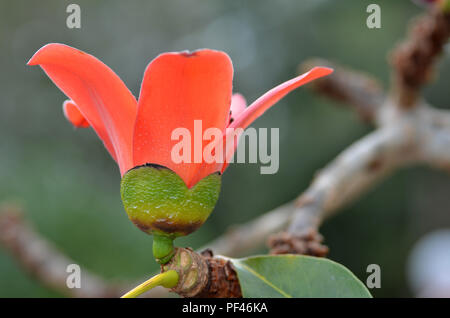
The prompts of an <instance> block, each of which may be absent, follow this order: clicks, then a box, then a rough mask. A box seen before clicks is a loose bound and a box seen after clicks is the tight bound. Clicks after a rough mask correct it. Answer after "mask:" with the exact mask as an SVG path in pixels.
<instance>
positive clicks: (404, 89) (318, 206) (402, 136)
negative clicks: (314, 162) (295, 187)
mask: <svg viewBox="0 0 450 318" xmlns="http://www.w3.org/2000/svg"><path fill="white" fill-rule="evenodd" d="M449 36H450V15H449V14H448V13H447V14H444V13H442V12H441V11H439V10H437V9H432V10H431V11H430V12H428V13H427V14H426V15H425V16H423V17H421V18H420V19H418V20H416V23H415V25H414V26H413V28H412V29H411V32H410V36H409V39H408V40H406V41H405V42H404V43H403V44H402V45H401V46H400V47H399V48H398V49H397V50H396V51H395V52H394V54H393V58H392V61H393V66H394V70H395V81H394V84H393V85H394V86H395V88H396V89H395V90H393V92H394V95H393V96H391V97H386V98H385V97H382V93H381V91H380V90H373V89H372V88H371V86H370V85H367V84H358V82H361V83H370V82H371V80H370V79H369V78H367V77H364V76H362V75H355V74H357V73H355V72H354V71H347V70H345V69H343V68H342V67H336V66H334V67H335V69H336V70H335V74H334V75H333V76H329V77H328V78H326V79H323V80H320V81H316V82H315V89H316V90H317V91H318V92H319V93H321V94H323V95H325V96H327V97H331V98H333V99H335V100H337V101H341V102H346V103H348V104H350V105H351V106H352V108H353V109H355V110H356V111H357V112H358V113H362V114H367V115H366V116H364V118H366V119H367V118H368V119H369V120H371V121H373V122H374V123H375V124H376V125H377V126H378V128H377V129H376V130H375V131H374V132H372V133H371V134H369V135H368V136H366V137H364V138H362V139H360V140H358V141H357V142H355V143H354V144H353V145H351V146H350V147H349V148H347V149H346V150H344V151H343V152H342V153H341V154H340V155H339V156H338V157H337V158H336V159H335V160H333V161H332V162H331V163H330V164H329V165H328V166H327V167H326V168H325V169H323V170H322V171H320V172H319V173H318V176H317V177H316V178H315V180H314V181H313V182H312V184H311V185H310V187H309V188H308V189H307V190H306V191H305V192H304V193H303V194H302V195H301V196H300V197H299V198H298V200H297V203H296V208H295V211H294V214H293V217H292V222H291V223H290V225H289V226H288V227H287V229H286V231H285V232H281V233H279V234H277V235H275V236H272V238H271V239H269V241H268V245H269V247H270V248H271V251H272V253H306V254H312V255H318V256H320V253H321V252H322V251H325V250H324V249H323V248H322V246H321V244H320V243H321V241H322V237H321V236H320V235H317V233H318V232H317V231H318V228H319V226H320V225H321V223H322V222H323V220H324V219H325V218H327V217H329V216H330V215H332V214H333V213H335V212H337V211H338V210H340V209H341V208H342V207H344V206H345V205H347V204H349V203H351V202H352V201H354V200H355V199H356V198H359V197H360V196H361V195H362V194H364V193H365V192H366V191H368V190H369V189H370V188H372V187H373V186H374V185H375V184H376V183H377V182H378V181H379V180H381V179H382V178H385V177H386V176H387V175H389V174H390V173H391V172H392V171H394V170H396V169H398V168H400V167H404V166H407V165H410V164H413V163H425V164H428V165H430V166H432V167H435V168H441V169H445V170H446V171H450V113H449V112H448V111H442V110H436V109H433V108H431V107H429V106H428V105H427V104H426V103H425V102H424V101H422V100H421V99H420V98H419V96H420V88H421V86H422V85H423V84H425V83H426V82H427V81H428V80H429V78H430V71H431V68H432V66H433V64H434V63H435V61H436V57H437V56H438V55H439V54H440V53H441V51H442V48H443V46H444V44H445V43H446V41H447V39H448V37H449ZM313 61H317V60H313ZM321 64H324V65H330V63H327V62H323V61H322V62H321ZM360 96H365V97H364V98H359V97H360ZM367 101H368V102H367ZM413 105H414V106H415V107H411V106H413ZM308 233H309V234H308ZM302 243H303V244H302ZM318 244H319V245H318Z"/></svg>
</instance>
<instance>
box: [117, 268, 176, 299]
mask: <svg viewBox="0 0 450 318" xmlns="http://www.w3.org/2000/svg"><path fill="white" fill-rule="evenodd" d="M178 278H179V277H178V273H177V271H175V270H169V271H167V272H163V273H160V274H158V275H155V276H153V277H152V278H150V279H149V280H147V281H145V282H143V283H142V284H140V285H139V286H137V287H135V288H133V289H132V290H130V291H129V292H128V293H126V294H125V295H123V296H122V297H121V298H136V297H137V296H139V295H141V294H143V293H145V292H146V291H148V290H150V289H152V288H154V287H156V286H163V287H166V288H173V287H175V286H176V285H177V284H178Z"/></svg>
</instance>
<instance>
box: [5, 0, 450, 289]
mask: <svg viewBox="0 0 450 318" xmlns="http://www.w3.org/2000/svg"><path fill="white" fill-rule="evenodd" d="M374 2H375V3H378V4H380V5H381V9H382V16H381V17H382V28H381V29H372V30H370V29H368V28H367V27H366V18H367V16H368V14H367V13H366V7H367V5H368V4H370V3H374ZM69 3H74V1H50V0H45V1H39V2H38V1H33V2H32V1H24V0H16V1H7V0H2V1H0V83H1V85H0V92H1V93H0V202H2V201H8V202H11V201H12V202H18V203H20V204H22V205H23V206H24V208H25V210H26V217H27V219H28V220H29V221H30V222H32V224H33V225H34V226H35V228H36V229H37V230H38V231H39V232H40V233H41V234H42V235H43V236H44V237H46V238H48V239H49V240H50V241H52V242H53V243H54V244H55V245H56V246H57V247H59V248H60V249H61V250H63V251H64V252H65V253H66V254H67V255H68V256H70V257H71V258H73V259H74V260H75V261H76V262H77V263H78V264H80V265H81V267H82V268H86V269H89V270H91V271H93V272H95V273H97V274H99V275H101V276H102V277H104V278H106V279H111V280H118V281H121V280H136V279H139V278H141V277H143V276H146V275H148V274H150V273H152V272H153V271H154V270H155V269H157V264H156V263H155V262H154V261H153V258H152V253H151V237H150V236H147V235H146V234H144V233H143V232H141V231H139V230H138V229H137V228H136V227H134V226H133V225H132V224H131V222H129V221H128V218H127V215H126V213H124V210H123V207H122V203H121V201H120V195H119V181H120V175H119V171H118V168H117V167H116V164H115V163H114V161H113V160H111V158H110V157H109V155H108V154H107V152H106V150H105V149H104V148H103V146H102V144H101V142H100V141H99V139H98V138H97V137H96V135H95V134H94V132H93V131H92V130H90V129H85V130H74V129H73V128H72V126H71V125H70V124H69V123H68V122H67V121H66V120H65V119H64V116H63V113H62V110H61V105H62V102H63V101H64V100H65V96H64V95H63V94H62V93H61V92H60V91H59V90H58V89H57V88H56V87H55V86H54V84H53V83H52V82H51V81H50V80H49V79H48V78H47V76H45V74H44V73H43V72H42V71H41V70H40V69H39V68H37V67H27V66H26V65H25V64H26V62H27V60H28V59H29V58H30V57H31V56H32V54H33V53H34V52H35V51H36V50H37V49H39V48H40V47H41V46H43V45H44V44H46V43H49V42H61V43H65V44H68V45H71V46H74V47H76V48H78V49H81V50H83V51H86V52H88V53H91V54H93V55H95V56H96V57H98V58H99V59H101V60H102V61H103V62H104V63H106V64H107V65H108V66H110V67H111V68H112V69H113V70H114V71H115V72H116V73H117V74H118V75H119V76H120V77H121V78H122V79H123V81H124V82H125V83H126V85H127V86H128V87H129V88H130V89H131V91H132V92H133V93H134V95H135V96H138V94H139V87H140V83H141V79H142V75H143V71H144V68H145V67H146V65H147V64H148V63H149V61H150V60H151V59H153V58H154V57H155V56H156V55H158V54H159V53H161V52H166V51H179V50H184V49H189V50H193V49H197V48H203V47H208V48H214V49H220V50H224V51H226V52H227V53H228V54H229V55H230V56H231V58H232V60H233V63H234V67H235V77H234V90H235V91H236V92H241V93H242V94H244V95H245V96H246V98H247V100H248V101H249V102H251V101H253V100H254V99H256V98H257V97H259V96H260V95H261V94H262V93H264V92H266V91H267V90H268V89H270V88H272V87H273V86H275V85H276V84H279V83H280V82H282V81H285V80H287V79H289V78H292V77H294V76H295V74H296V68H297V66H298V64H299V63H300V62H302V61H303V60H305V59H307V58H309V57H312V56H319V57H324V58H327V59H330V60H333V61H335V62H338V63H342V64H344V65H347V66H350V67H352V68H356V69H360V70H363V71H367V72H370V73H372V74H374V75H375V76H376V77H378V78H379V79H380V80H381V81H382V82H383V84H384V86H385V87H387V86H388V79H389V66H388V64H387V53H388V51H389V50H390V49H391V48H392V47H393V45H395V44H396V43H397V42H398V41H399V40H400V39H401V38H402V37H403V35H404V34H405V31H406V26H407V23H408V21H409V20H410V18H412V17H413V16H415V15H417V14H419V13H420V12H421V10H422V9H421V8H419V7H417V6H416V5H414V4H413V3H412V2H411V1H407V0H405V1H392V0H391V1H388V0H386V1H373V0H372V1H362V0H345V1H326V0H302V1H298V0H281V1H271V0H251V1H201V0H170V1H144V0H142V1H137V0H134V1H126V2H125V1H119V0H114V1H86V0H84V1H81V0H78V1H75V3H77V4H79V5H80V6H81V19H82V20H81V26H82V27H81V29H68V28H67V27H66V18H67V15H68V14H67V13H66V7H67V5H68V4H69ZM440 76H441V78H443V80H441V81H438V82H436V83H434V84H433V86H432V87H428V88H427V89H426V97H427V98H428V100H429V101H430V102H431V103H433V104H434V105H436V106H438V107H442V106H450V96H449V94H448V80H445V79H448V78H450V59H449V58H444V59H443V60H442V62H441V72H440ZM339 106H342V105H339V104H337V103H334V102H332V101H329V100H327V99H324V98H322V97H319V96H316V95H314V94H313V93H312V92H311V91H309V90H308V89H304V88H302V89H299V90H298V91H296V92H294V93H291V94H290V95H289V96H288V97H287V98H285V99H284V100H282V101H281V102H280V103H279V104H278V105H277V106H276V107H274V108H273V109H271V110H270V111H269V112H267V114H265V115H264V116H263V117H262V118H260V119H259V120H258V121H256V122H255V124H254V126H255V127H269V128H270V127H280V142H281V145H280V169H279V172H278V173H277V174H274V175H261V174H260V173H259V165H257V164H247V165H243V164H239V165H238V164H235V165H232V166H231V167H230V168H229V169H228V170H227V172H226V173H225V175H224V177H223V187H222V193H221V197H220V199H219V203H218V205H217V207H216V209H215V211H214V212H213V214H212V216H211V217H210V219H209V220H208V221H207V222H206V224H205V225H204V226H203V227H202V228H201V229H200V230H199V231H197V232H196V233H194V234H193V235H190V236H189V237H188V238H185V239H180V240H179V241H178V244H179V245H190V246H192V247H194V248H195V247H200V246H202V245H204V244H206V243H207V242H208V241H209V240H211V239H213V238H214V237H216V236H218V235H220V234H221V233H223V232H224V231H225V230H226V229H227V228H228V227H229V226H230V225H233V224H239V223H242V222H245V221H249V220H251V219H252V218H254V217H256V216H257V215H259V214H261V213H264V212H266V211H269V210H270V209H272V208H275V207H277V206H278V205H280V204H282V203H285V202H287V201H289V200H292V199H294V198H295V197H296V196H297V195H298V194H299V193H301V192H302V191H303V190H304V189H306V187H307V186H308V184H309V183H310V181H311V179H312V177H313V175H314V174H315V172H316V171H317V170H318V169H320V168H322V167H323V166H324V165H325V164H327V163H328V162H329V161H330V160H332V159H333V158H334V157H335V156H336V155H337V154H338V153H339V152H340V151H342V150H343V149H344V148H345V147H347V146H348V145H350V144H351V143H352V142H354V141H355V140H357V139H358V138H360V137H361V136H363V135H364V134H366V133H367V132H369V131H370V129H371V128H370V127H368V126H366V125H365V124H363V123H361V122H360V120H359V119H358V118H357V116H356V115H355V114H354V113H352V112H351V111H348V110H347V109H345V108H343V107H339ZM449 191H450V178H448V176H447V175H444V174H443V173H441V172H439V171H432V170H430V169H427V168H423V167H416V168H412V169H408V170H403V171H399V172H397V173H396V174H395V175H393V176H392V177H391V178H389V179H387V180H386V181H384V182H382V183H381V184H379V185H378V186H377V187H376V188H375V189H373V190H372V191H371V192H370V193H369V194H367V195H365V196H364V197H363V198H361V199H360V200H358V201H357V202H355V203H354V204H352V205H351V206H349V207H348V208H346V209H345V210H343V211H341V213H340V214H339V215H337V216H336V217H334V218H332V219H330V220H328V221H327V222H326V223H325V225H324V226H323V228H322V230H321V232H322V233H323V234H324V236H325V238H326V242H325V243H326V244H327V245H328V246H329V247H330V250H331V253H330V255H329V257H330V258H331V259H333V260H336V261H338V262H340V263H342V264H344V265H345V266H347V267H348V268H349V269H350V270H352V271H353V272H354V273H355V274H356V275H357V276H358V277H359V278H360V279H361V280H363V281H365V280H366V277H367V275H368V274H367V273H366V267H367V265H368V264H372V263H376V264H379V265H380V266H381V274H382V288H381V289H377V290H372V292H373V294H374V295H375V296H385V297H399V296H411V295H412V293H411V291H410V289H409V287H408V282H407V278H406V269H405V266H406V262H407V257H408V254H409V252H410V249H411V247H412V246H413V245H414V243H415V242H416V241H417V240H418V239H419V238H420V237H421V236H422V235H423V234H425V233H427V232H429V231H432V230H433V229H437V228H441V227H445V226H447V227H448V226H450V213H449V212H450V211H449V210H450V196H449V195H448V192H449ZM0 296H1V297H15V296H18V297H42V296H60V295H59V294H57V293H55V292H53V291H51V290H48V289H46V288H45V287H43V286H42V285H41V284H39V283H38V282H36V281H34V280H33V279H32V278H30V277H29V276H28V275H26V274H25V273H24V272H23V271H22V270H21V268H20V267H18V266H17V264H16V263H15V261H14V260H13V258H12V257H11V256H10V255H9V254H7V253H6V252H5V251H4V250H3V249H1V247H0Z"/></svg>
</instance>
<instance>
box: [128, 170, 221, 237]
mask: <svg viewBox="0 0 450 318" xmlns="http://www.w3.org/2000/svg"><path fill="white" fill-rule="evenodd" d="M220 185H221V176H220V175H219V173H213V174H211V175H209V176H207V177H205V178H203V179H202V180H200V181H199V182H198V183H197V184H196V185H195V186H193V187H192V188H190V189H188V187H187V186H186V184H185V183H184V182H183V180H182V179H181V178H180V177H179V176H178V175H177V174H176V173H175V172H173V171H172V170H170V169H168V168H166V167H163V166H158V165H145V166H139V167H136V168H134V169H131V170H130V171H128V172H127V173H126V174H125V175H124V176H123V178H122V182H121V191H120V192H121V195H122V202H123V205H124V207H125V210H126V212H127V214H128V217H129V218H130V220H131V221H132V222H133V223H134V224H136V226H137V227H139V228H140V229H141V230H142V231H144V232H147V233H149V234H155V235H157V236H162V237H168V238H171V239H174V238H176V237H178V236H182V235H187V234H189V233H191V232H193V231H195V230H196V229H198V228H199V227H200V226H201V225H202V224H203V223H204V222H205V221H206V219H207V218H208V216H209V215H210V214H211V212H212V210H213V209H214V206H215V205H216V202H217V199H218V198H219V193H220ZM155 238H156V237H155Z"/></svg>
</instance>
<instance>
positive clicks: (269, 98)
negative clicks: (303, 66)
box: [230, 67, 333, 129]
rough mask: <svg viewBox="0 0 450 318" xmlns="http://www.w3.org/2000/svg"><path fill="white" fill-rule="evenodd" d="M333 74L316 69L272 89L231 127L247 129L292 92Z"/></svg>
mask: <svg viewBox="0 0 450 318" xmlns="http://www.w3.org/2000/svg"><path fill="white" fill-rule="evenodd" d="M332 72H333V70H332V69H331V68H327V67H314V68H313V69H312V70H310V71H309V72H307V73H305V74H302V75H300V76H298V77H295V78H293V79H291V80H289V81H287V82H284V83H283V84H280V85H278V86H277V87H275V88H272V89H271V90H270V91H268V92H267V93H265V94H264V95H262V96H261V97H260V98H258V99H257V100H256V101H254V102H253V103H252V104H251V105H250V106H249V107H247V108H246V109H245V110H244V111H243V112H242V113H241V115H240V116H238V117H237V118H236V120H234V121H233V123H231V125H230V127H234V128H236V127H240V128H244V129H245V128H247V127H248V126H249V125H250V124H251V123H252V122H253V121H254V120H255V119H256V118H258V117H259V116H261V115H262V114H263V113H264V112H265V111H266V110H268V109H269V108H270V107H271V106H273V105H274V104H275V103H277V102H278V101H279V100H280V99H282V98H283V97H284V96H286V95H287V94H288V93H289V92H291V91H292V90H294V89H296V88H297V87H300V86H302V85H304V84H306V83H309V82H311V81H313V80H315V79H318V78H320V77H323V76H326V75H328V74H330V73H332Z"/></svg>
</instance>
